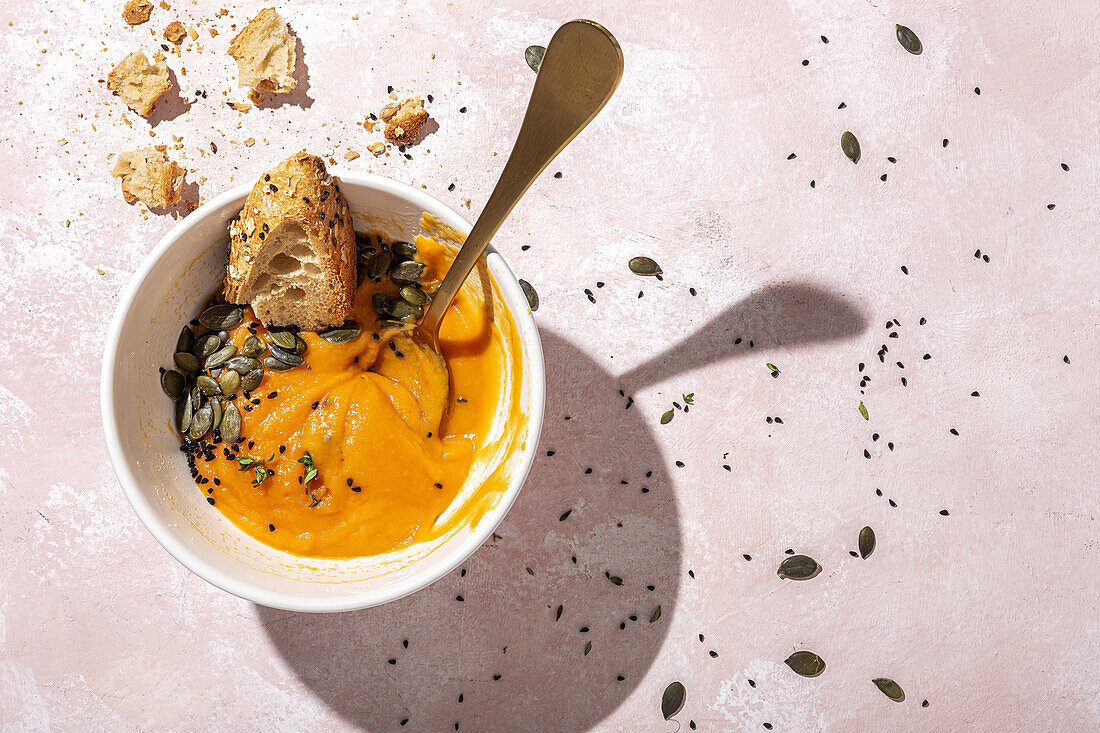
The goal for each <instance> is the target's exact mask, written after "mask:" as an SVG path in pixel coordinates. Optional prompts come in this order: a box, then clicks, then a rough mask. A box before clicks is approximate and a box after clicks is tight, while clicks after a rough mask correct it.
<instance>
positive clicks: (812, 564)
mask: <svg viewBox="0 0 1100 733" xmlns="http://www.w3.org/2000/svg"><path fill="white" fill-rule="evenodd" d="M820 572H821V566H820V565H818V564H817V560H814V559H813V558H812V557H810V556H808V555H791V556H790V557H788V558H787V559H785V560H784V561H783V562H781V563H779V570H777V571H776V575H778V576H779V577H780V578H787V579H788V580H809V579H810V578H812V577H814V576H815V575H817V574H818V573H820Z"/></svg>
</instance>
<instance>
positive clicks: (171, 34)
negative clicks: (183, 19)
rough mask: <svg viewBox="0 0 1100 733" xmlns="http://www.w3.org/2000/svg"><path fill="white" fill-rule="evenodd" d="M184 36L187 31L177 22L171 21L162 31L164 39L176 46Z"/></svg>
mask: <svg viewBox="0 0 1100 733" xmlns="http://www.w3.org/2000/svg"><path fill="white" fill-rule="evenodd" d="M186 35H187V30H186V29H185V28H184V27H183V23H180V22H179V21H178V20H173V21H172V22H171V23H169V24H168V27H166V28H165V29H164V37H165V38H166V39H168V40H169V41H171V42H172V43H175V44H176V45H179V44H180V43H181V42H182V41H183V39H184V37H185V36H186Z"/></svg>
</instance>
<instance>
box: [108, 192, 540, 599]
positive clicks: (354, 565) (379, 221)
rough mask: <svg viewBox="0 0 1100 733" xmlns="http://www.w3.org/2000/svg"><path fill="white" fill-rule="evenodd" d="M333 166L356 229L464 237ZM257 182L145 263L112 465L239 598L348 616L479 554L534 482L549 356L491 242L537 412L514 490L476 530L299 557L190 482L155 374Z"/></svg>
mask: <svg viewBox="0 0 1100 733" xmlns="http://www.w3.org/2000/svg"><path fill="white" fill-rule="evenodd" d="M334 173H336V175H338V176H339V178H340V188H341V191H342V192H343V194H344V196H345V198H346V199H347V200H348V204H349V206H350V207H351V209H352V212H353V215H354V217H355V228H356V229H371V228H377V229H380V230H382V231H383V232H385V233H386V234H387V235H388V236H391V237H394V238H399V239H407V240H409V239H412V238H413V237H415V236H416V235H417V234H418V233H419V232H420V216H421V214H422V213H423V212H428V213H430V214H432V215H434V216H435V217H437V218H438V219H440V220H442V221H443V222H444V223H446V224H449V225H451V226H452V227H454V228H455V229H457V230H459V231H461V232H464V233H467V232H469V229H470V225H469V223H468V222H466V221H465V220H464V219H463V218H462V217H460V216H459V215H458V214H457V213H455V212H454V211H453V210H451V209H450V208H448V207H446V206H445V205H443V204H441V203H440V202H438V201H436V200H435V199H433V198H432V197H430V196H428V195H427V194H424V193H422V192H419V191H417V190H415V189H413V188H410V187H408V186H405V185H403V184H399V183H396V182H394V181H390V180H389V179H385V178H380V177H377V176H371V175H367V174H353V173H340V172H338V171H334ZM248 189H249V187H248V186H242V187H240V188H237V189H234V190H233V191H229V192H227V193H225V194H223V195H221V196H219V197H217V198H216V199H214V200H213V201H211V202H209V203H207V204H206V205H205V206H203V207H202V208H200V209H199V210H198V211H196V212H195V213H193V214H191V216H189V217H188V218H187V219H185V220H184V221H183V222H182V223H181V224H180V225H179V226H178V227H176V229H175V230H173V231H172V232H171V233H170V234H169V235H168V236H166V237H165V239H163V240H162V241H161V242H160V243H159V244H158V245H157V247H156V249H155V250H154V251H153V252H152V253H151V254H150V255H149V256H148V257H147V258H146V261H145V263H144V264H143V266H142V268H141V270H140V271H139V272H138V273H137V275H135V277H134V281H133V283H132V285H131V289H130V291H129V292H128V293H127V294H126V296H124V298H123V300H122V302H121V304H120V306H119V311H118V313H117V314H116V316H115V320H114V322H113V323H112V325H111V331H110V333H109V334H108V339H107V351H106V354H105V356H104V366H103V385H102V387H103V389H102V399H103V405H102V407H103V418H104V427H105V431H106V435H107V443H108V449H109V450H110V453H111V458H112V461H113V462H114V465H115V469H116V472H117V473H118V475H119V480H120V481H121V483H122V486H123V488H124V490H125V491H126V494H127V497H128V498H129V500H130V502H131V504H132V505H133V506H134V509H135V511H137V513H138V515H139V517H140V518H141V520H142V521H143V522H144V523H145V525H146V526H147V527H148V528H149V530H150V531H151V532H152V533H153V535H154V536H155V537H156V539H157V540H158V541H159V542H160V543H161V544H162V545H164V547H165V548H166V549H167V550H168V551H169V552H171V553H172V554H173V555H174V556H175V557H176V558H177V559H178V560H180V561H181V562H182V563H183V564H184V565H186V566H187V567H188V568H189V569H191V570H192V571H194V572H195V573H196V574H198V575H200V576H201V577H203V578H205V579H206V580H208V581H210V582H211V583H214V584H215V585H217V586H219V587H221V588H223V589H225V590H227V591H229V592H231V593H235V594H236V595H239V596H241V597H244V598H247V599H248V600H251V601H255V602H257V603H261V604H263V605H268V606H274V607H278V608H286V609H291V610H303V611H338V610H349V609H353V608H363V607H366V606H370V605H375V604H378V603H383V602H385V601H388V600H392V599H394V598H398V597H400V596H402V595H405V594H407V593H410V592H412V591H414V590H417V589H418V588H422V587H424V586H425V585H428V584H429V583H431V582H432V581H434V580H436V579H437V578H439V577H440V576H442V575H444V574H445V573H447V572H449V571H450V570H451V569H453V568H454V567H455V566H456V565H458V564H459V563H461V562H462V561H463V560H465V559H466V557H468V556H469V554H470V553H472V552H473V551H474V550H475V549H477V547H478V546H479V545H480V544H481V543H482V542H483V541H484V540H485V539H486V538H488V536H489V535H491V533H492V532H493V530H494V529H495V528H496V525H497V524H498V523H499V522H500V520H501V519H502V518H503V516H504V514H505V513H506V512H507V510H508V508H509V507H510V506H511V503H512V501H513V500H514V499H515V496H516V494H517V493H518V491H519V488H520V486H521V484H522V482H523V479H524V478H525V477H526V474H527V471H528V469H529V467H530V464H531V461H532V459H533V457H534V450H535V447H536V446H535V444H536V443H537V441H538V434H539V429H540V428H541V423H542V408H543V364H542V350H541V348H540V346H539V339H538V332H537V330H536V328H535V324H534V319H533V318H532V317H531V313H530V310H529V308H528V306H527V301H526V299H525V298H524V295H523V292H522V290H521V289H520V287H519V284H518V282H517V281H516V279H515V276H514V275H513V274H512V272H511V271H510V270H509V269H508V266H507V265H506V264H505V262H504V260H503V259H502V258H501V257H500V255H499V254H497V253H495V252H492V251H491V250H490V253H489V255H488V257H487V264H488V268H489V272H490V274H491V275H492V277H493V279H494V281H495V282H496V284H497V286H498V288H499V291H500V293H501V294H502V295H503V306H504V307H506V308H507V309H508V311H509V312H510V313H511V315H512V317H513V319H514V320H515V322H516V326H517V329H518V331H519V333H520V343H521V346H522V350H523V353H522V359H521V361H522V365H523V368H522V375H519V376H520V384H519V388H520V392H521V394H520V404H521V409H522V410H523V412H524V414H525V415H526V416H527V418H528V419H527V421H526V425H525V427H524V429H525V430H526V431H527V434H526V435H525V436H523V439H522V440H521V441H519V442H518V443H517V444H518V445H521V446H522V448H521V449H518V450H517V451H516V452H515V454H513V455H511V456H509V457H508V458H507V459H506V461H507V462H508V463H507V465H508V470H509V473H510V475H511V481H510V484H509V487H508V491H507V492H506V493H505V494H504V495H503V496H502V497H501V498H500V500H499V501H498V502H497V504H496V506H494V507H493V508H492V509H491V510H490V511H488V512H487V513H486V514H485V515H484V516H483V517H482V519H481V520H480V521H479V522H478V524H477V526H475V527H462V528H459V529H458V530H456V531H455V532H453V533H451V534H449V535H446V536H444V537H441V538H439V539H438V540H437V541H435V542H432V543H421V544H418V545H414V546H412V547H410V548H407V549H405V550H403V551H400V552H395V553H391V554H388V555H385V556H379V557H371V558H355V559H345V560H325V559H317V558H302V557H297V556H294V555H290V554H287V553H284V552H281V551H278V550H274V549H272V548H270V547H267V546H266V545H263V544H262V543H260V542H258V541H257V540H255V539H253V538H251V537H249V536H248V535H246V534H244V533H243V532H241V531H240V530H238V529H237V528H236V527H235V526H234V525H233V523H232V522H230V521H229V520H228V519H226V518H225V517H224V516H223V515H222V514H221V513H220V512H218V511H216V510H214V509H213V508H211V507H210V506H209V505H208V504H207V503H206V500H205V495H204V494H203V492H202V491H201V490H199V489H198V488H197V487H196V486H195V484H194V482H193V481H192V480H191V478H190V476H189V474H188V471H187V466H186V463H185V461H184V459H183V455H182V453H181V452H180V450H179V440H178V438H177V434H176V432H175V430H174V429H173V427H172V425H171V409H170V407H171V406H170V403H169V401H168V398H167V397H166V396H165V395H164V393H163V391H162V390H161V388H160V382H159V371H158V369H159V367H161V366H169V365H170V364H169V361H170V358H171V351H172V347H173V345H174V344H175V340H176V337H177V336H178V335H179V331H180V328H181V327H182V325H183V324H184V323H186V322H187V321H188V320H190V319H191V318H193V317H195V315H196V310H197V309H198V307H199V306H200V304H201V303H202V302H203V301H204V299H205V298H206V296H207V295H208V294H209V293H210V292H211V291H213V290H214V288H216V287H217V286H218V284H219V283H220V281H221V279H222V277H223V276H224V271H225V262H226V257H227V253H226V252H227V246H228V240H227V238H226V226H227V225H228V223H229V221H230V219H232V218H233V217H235V216H236V215H237V214H238V213H239V211H240V209H241V206H242V205H243V203H244V200H245V198H246V197H247V194H248Z"/></svg>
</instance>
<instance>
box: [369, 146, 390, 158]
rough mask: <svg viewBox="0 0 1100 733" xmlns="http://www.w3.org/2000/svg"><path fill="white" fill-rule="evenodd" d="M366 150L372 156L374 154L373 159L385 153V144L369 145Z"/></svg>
mask: <svg viewBox="0 0 1100 733" xmlns="http://www.w3.org/2000/svg"><path fill="white" fill-rule="evenodd" d="M367 150H369V151H370V152H371V153H372V154H374V156H375V157H378V156H379V155H381V154H382V153H384V152H386V144H385V143H371V144H370V145H368V146H367Z"/></svg>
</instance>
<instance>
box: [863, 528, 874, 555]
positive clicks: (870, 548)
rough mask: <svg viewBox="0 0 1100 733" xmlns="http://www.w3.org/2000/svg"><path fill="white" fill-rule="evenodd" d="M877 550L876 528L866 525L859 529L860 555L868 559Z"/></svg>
mask: <svg viewBox="0 0 1100 733" xmlns="http://www.w3.org/2000/svg"><path fill="white" fill-rule="evenodd" d="M874 551H875V530H873V529H871V528H870V527H864V528H863V529H861V530H860V531H859V556H860V557H862V558H863V559H864V560H866V559H867V558H868V557H870V556H871V553H872V552H874Z"/></svg>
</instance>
